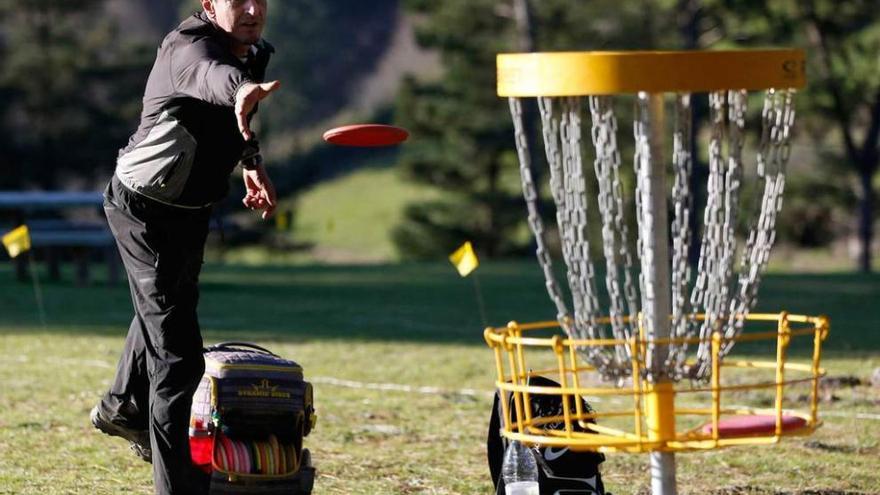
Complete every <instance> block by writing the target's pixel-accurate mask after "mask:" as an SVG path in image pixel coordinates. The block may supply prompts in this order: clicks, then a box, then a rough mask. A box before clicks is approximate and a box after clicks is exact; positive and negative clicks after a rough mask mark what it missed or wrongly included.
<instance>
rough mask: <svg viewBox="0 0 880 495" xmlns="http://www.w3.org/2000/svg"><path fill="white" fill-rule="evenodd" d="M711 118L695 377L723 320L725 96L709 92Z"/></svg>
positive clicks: (695, 296)
mask: <svg viewBox="0 0 880 495" xmlns="http://www.w3.org/2000/svg"><path fill="white" fill-rule="evenodd" d="M709 119H710V125H711V127H712V133H711V137H710V139H709V178H708V184H707V187H706V209H705V210H704V212H703V239H702V242H701V243H700V258H699V261H698V263H697V280H696V283H695V285H694V289H693V291H692V292H691V307H692V310H693V311H695V312H701V311H702V312H703V313H705V315H706V316H705V319H704V320H703V324H702V325H701V327H700V339H701V342H700V345H699V347H698V349H697V356H696V360H697V368H696V369H694V370H692V371H691V374H692V375H693V374H694V372H695V371H696V372H697V373H698V374H699V371H698V370H701V369H702V366H701V365H702V363H705V362H708V361H709V359H710V358H711V355H710V346H709V343H710V337H711V336H712V332H714V331H715V330H716V329H718V324H719V321H720V318H721V311H722V307H723V304H722V301H721V300H720V298H721V297H722V294H723V290H724V289H723V287H726V283H727V282H726V280H725V279H723V278H722V273H721V271H722V270H721V258H722V254H723V246H722V242H723V238H724V234H723V228H724V217H723V215H724V170H723V166H724V158H723V151H722V142H723V139H724V134H725V121H724V93H723V92H713V93H709Z"/></svg>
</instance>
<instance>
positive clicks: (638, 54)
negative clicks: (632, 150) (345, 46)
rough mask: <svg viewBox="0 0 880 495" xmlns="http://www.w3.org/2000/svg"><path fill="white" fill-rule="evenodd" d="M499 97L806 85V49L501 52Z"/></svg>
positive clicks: (705, 90) (695, 90)
mask: <svg viewBox="0 0 880 495" xmlns="http://www.w3.org/2000/svg"><path fill="white" fill-rule="evenodd" d="M496 63H497V69H498V87H497V89H498V96H503V97H528V96H586V95H613V94H623V93H638V92H643V91H644V92H648V93H668V92H708V91H720V90H740V89H744V90H763V89H770V88H776V89H787V88H793V89H798V88H803V87H804V86H805V85H806V53H805V52H804V50H801V49H762V50H690V51H587V52H536V53H501V54H498V56H497V59H496Z"/></svg>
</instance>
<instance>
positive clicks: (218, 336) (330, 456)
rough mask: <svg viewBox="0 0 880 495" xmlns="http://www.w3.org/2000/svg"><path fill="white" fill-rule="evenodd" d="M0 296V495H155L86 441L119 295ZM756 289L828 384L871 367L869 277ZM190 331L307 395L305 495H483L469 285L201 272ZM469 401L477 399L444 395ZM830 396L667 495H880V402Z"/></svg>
mask: <svg viewBox="0 0 880 495" xmlns="http://www.w3.org/2000/svg"><path fill="white" fill-rule="evenodd" d="M477 273H478V276H479V277H480V279H479V281H480V286H481V288H482V293H483V295H484V297H485V302H486V313H487V315H488V319H489V322H490V323H492V324H496V325H502V324H504V323H506V322H507V321H508V320H512V319H516V320H520V321H532V320H538V319H548V318H552V316H553V314H554V309H553V307H552V305H551V304H550V302H549V300H548V299H547V296H546V293H545V292H544V289H543V282H542V279H541V274H540V271H539V269H538V268H537V265H536V264H535V263H534V262H532V261H530V260H529V261H523V262H486V263H484V265H483V266H481V267H480V269H479V271H478V272H477ZM12 279H13V276H12V273H11V271H10V270H9V268H8V265H3V266H2V267H0V384H2V385H0V493H4V494H7V493H8V494H47V493H48V494H56V493H58V494H68V493H69V494H79V493H88V494H118V493H121V492H128V493H142V494H148V493H151V483H150V470H149V467H148V466H147V465H146V464H144V463H142V462H141V461H139V460H138V459H136V458H135V457H134V456H133V455H131V454H130V453H129V452H128V450H127V446H126V445H125V444H124V442H122V441H118V440H117V439H112V438H109V437H106V436H103V435H100V434H98V433H96V432H95V431H93V430H92V428H90V426H89V424H88V417H87V415H88V410H89V409H90V407H91V406H92V405H93V404H94V403H95V401H96V400H97V398H98V396H99V394H100V393H101V391H102V390H103V389H104V388H105V387H106V386H107V385H108V383H109V380H110V378H111V376H112V373H113V368H114V366H115V361H116V358H117V356H118V353H119V352H120V350H121V347H122V338H123V334H124V330H125V328H126V327H127V324H128V321H129V319H130V303H129V300H128V294H127V290H126V289H125V288H124V287H118V288H106V287H101V286H93V287H90V288H84V289H83V288H76V287H73V286H72V285H71V284H70V283H69V282H67V281H64V282H59V283H48V282H46V281H43V291H44V297H45V300H46V303H47V313H48V323H47V326H46V327H45V328H43V327H41V326H40V325H39V323H38V320H37V318H36V307H35V304H34V297H33V292H32V290H31V287H30V286H29V285H27V284H18V283H15V282H13V281H12ZM65 280H70V277H66V278H65ZM764 288H765V291H764V292H763V293H762V295H763V297H762V302H761V304H760V308H759V309H762V310H771V311H777V310H779V309H788V310H790V311H792V312H803V313H807V314H820V313H825V314H828V315H829V316H830V317H831V319H832V334H831V337H830V339H829V340H828V342H827V353H826V356H827V359H826V361H825V364H826V366H827V367H828V369H829V373H830V374H831V375H833V376H855V377H857V378H859V379H861V380H862V381H866V380H867V379H868V378H869V375H870V373H871V370H872V369H874V368H875V367H878V366H880V332H877V328H878V327H880V309H878V308H877V306H876V305H875V304H872V303H873V302H874V301H877V300H878V298H880V276H857V275H822V276H813V275H772V276H768V277H767V280H766V285H765V287H764ZM201 321H202V324H203V328H204V334H205V340H206V342H214V341H219V340H223V339H233V338H234V339H243V340H252V341H255V342H258V343H260V344H264V345H267V346H269V347H270V348H272V349H273V350H275V351H276V352H278V353H280V354H282V355H284V356H286V357H289V358H292V359H294V360H296V361H298V362H300V363H301V364H302V365H303V366H304V367H305V370H306V373H307V376H308V377H311V378H313V379H315V380H316V382H317V383H316V387H315V388H316V406H317V408H318V414H319V421H318V426H317V428H316V430H315V431H314V433H313V434H312V435H311V436H310V437H309V438H308V439H307V440H306V444H307V445H308V447H309V448H310V449H312V451H313V456H314V459H315V462H316V464H317V467H318V471H319V477H318V479H317V485H316V493H319V494H323V493H337V494H349V493H359V494H377V493H381V494H396V493H435V494H458V493H484V494H488V493H491V483H490V482H489V480H488V470H487V468H486V462H485V435H486V429H487V424H488V415H489V409H490V405H491V389H492V382H493V379H494V377H493V373H494V371H493V361H492V356H491V352H490V351H489V350H488V348H486V346H485V344H484V342H483V338H482V327H483V322H482V321H481V319H480V316H479V311H478V306H477V303H476V300H475V297H474V285H473V280H472V279H461V278H459V277H458V276H457V275H456V274H455V272H454V270H453V269H452V268H451V266H449V265H448V264H447V263H435V264H404V265H379V266H299V267H288V266H266V267H243V266H219V265H207V266H206V269H205V273H204V276H203V295H202V306H201ZM331 379H340V380H350V381H357V382H363V383H374V382H388V383H395V384H401V385H409V386H430V387H439V388H440V389H442V391H446V392H445V393H419V392H402V391H379V390H373V389H369V388H365V389H358V388H348V387H343V386H339V385H337V384H333V382H332V381H331ZM465 388H466V389H473V390H476V391H477V393H476V394H475V395H468V394H460V393H456V392H455V391H457V390H460V389H465ZM831 395H833V396H834V397H833V398H832V397H831ZM828 396H829V400H828V401H827V402H825V403H823V404H822V409H821V410H822V411H823V412H826V413H827V414H826V416H825V417H824V419H825V425H824V426H823V428H822V429H820V431H819V432H818V433H817V434H816V435H815V436H813V437H811V438H807V439H792V440H787V441H785V442H783V443H782V444H780V445H777V446H773V447H760V448H758V447H748V448H746V447H742V448H734V449H727V450H723V451H718V452H710V453H702V454H693V453H692V454H682V455H679V456H678V458H677V460H678V466H679V467H678V480H679V486H680V493H693V494H697V493H718V494H721V493H767V494H770V493H814V492H810V491H809V490H836V491H835V492H834V493H877V480H878V477H877V465H878V460H880V421H878V420H877V419H858V418H857V417H856V415H857V414H864V415H866V416H865V418H876V417H877V416H878V414H880V392H878V391H877V390H876V389H871V388H870V387H869V386H856V387H845V388H840V389H837V390H834V391H832V392H829V394H828ZM599 407H600V408H601V405H600V406H599ZM603 476H604V477H605V479H606V483H607V485H608V488H609V489H610V490H611V491H613V492H614V493H615V494H617V495H621V494H629V493H645V490H646V488H647V487H648V484H649V478H648V471H647V458H646V457H645V456H641V455H610V456H609V460H608V461H607V462H606V464H605V465H604V469H603Z"/></svg>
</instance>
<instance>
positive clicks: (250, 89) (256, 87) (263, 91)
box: [235, 81, 281, 141]
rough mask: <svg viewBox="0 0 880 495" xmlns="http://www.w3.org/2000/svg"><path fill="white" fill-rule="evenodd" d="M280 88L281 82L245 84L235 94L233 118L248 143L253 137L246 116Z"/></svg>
mask: <svg viewBox="0 0 880 495" xmlns="http://www.w3.org/2000/svg"><path fill="white" fill-rule="evenodd" d="M280 86H281V81H271V82H267V83H262V84H255V83H246V84H244V85H242V87H241V88H239V89H238V92H237V93H235V118H236V119H237V120H238V130H239V131H241V135H242V137H244V140H245V141H250V139H251V137H253V135H252V134H251V128H250V125H249V124H248V115H250V113H251V111H253V109H254V107H255V106H256V105H257V103H258V102H259V101H260V100H262V99H263V98H265V97H267V96H269V94H270V93H271V92H273V91H275V90H276V89H278V88H279V87H280Z"/></svg>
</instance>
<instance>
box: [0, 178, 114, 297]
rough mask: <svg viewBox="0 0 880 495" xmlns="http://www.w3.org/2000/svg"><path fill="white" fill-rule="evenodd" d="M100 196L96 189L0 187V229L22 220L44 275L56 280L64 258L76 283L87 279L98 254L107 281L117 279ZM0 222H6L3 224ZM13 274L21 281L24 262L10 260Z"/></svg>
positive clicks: (112, 245) (111, 237) (24, 266)
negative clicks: (79, 213) (73, 214)
mask: <svg viewBox="0 0 880 495" xmlns="http://www.w3.org/2000/svg"><path fill="white" fill-rule="evenodd" d="M103 202H104V197H103V194H102V193H101V192H99V191H79V192H77V191H0V230H3V231H7V230H9V229H10V228H12V227H15V226H17V225H21V224H26V225H27V226H28V230H29V231H30V234H31V246H32V250H33V251H34V253H35V257H36V258H37V259H42V260H45V262H46V264H47V266H48V269H49V278H50V279H52V280H59V279H60V277H61V269H60V262H61V261H62V260H63V259H67V258H70V259H72V260H73V261H74V263H75V265H76V270H75V281H76V283H77V285H85V284H87V283H88V282H89V263H90V261H91V258H92V257H93V256H95V255H98V256H100V257H102V258H103V259H104V261H105V262H106V263H107V277H108V282H109V283H110V284H116V283H118V281H119V254H118V253H117V251H116V243H115V241H114V239H113V235H112V234H111V233H110V231H109V229H108V227H107V223H106V221H104V220H103V208H102V205H103ZM76 209H79V210H91V212H90V213H91V217H92V218H87V219H75V218H69V217H68V216H65V215H64V214H65V213H68V212H70V211H71V210H76ZM4 222H6V223H4ZM14 261H15V265H16V275H17V277H18V279H19V280H21V281H25V280H26V279H27V261H26V258H25V257H24V256H19V257H17V258H15V260H14Z"/></svg>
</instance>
